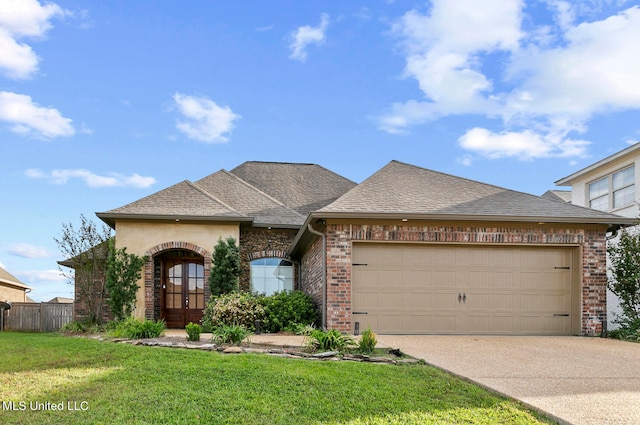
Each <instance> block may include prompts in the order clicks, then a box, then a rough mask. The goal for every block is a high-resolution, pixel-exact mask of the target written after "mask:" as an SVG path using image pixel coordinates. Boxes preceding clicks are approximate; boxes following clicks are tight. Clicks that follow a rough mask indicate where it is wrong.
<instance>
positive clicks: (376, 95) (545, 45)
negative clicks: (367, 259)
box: [0, 0, 640, 301]
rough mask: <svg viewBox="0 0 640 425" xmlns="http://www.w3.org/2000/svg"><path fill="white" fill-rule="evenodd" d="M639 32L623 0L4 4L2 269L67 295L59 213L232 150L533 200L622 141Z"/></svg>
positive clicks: (222, 162) (633, 117)
mask: <svg viewBox="0 0 640 425" xmlns="http://www.w3.org/2000/svg"><path fill="white" fill-rule="evenodd" d="M638 40H640V6H639V5H638V2H636V1H623V0H617V1H606V0H580V1H577V0H576V1H561V0H537V1H534V0H531V1H519V0H485V1H482V2H477V1H476V0H438V1H432V2H420V1H399V0H398V1H366V2H365V1H349V2H344V1H333V2H326V1H323V2H320V1H304V2H301V1H296V0H290V1H271V2H255V1H242V0H238V1H233V2H231V1H228V2H212V1H206V0H193V1H188V2H176V1H169V0H136V1H108V2H107V1H89V0H73V1H72V0H59V1H55V2H44V1H41V2H38V1H37V0H2V1H0V158H2V167H0V173H1V177H2V178H1V179H0V190H1V193H2V200H3V205H2V208H1V209H0V223H1V224H0V265H2V266H3V267H4V268H6V269H7V270H8V271H9V272H10V273H12V274H14V275H15V276H16V277H18V278H19V279H21V280H22V281H23V282H24V283H26V284H28V285H31V286H33V287H34V288H35V289H34V291H33V292H32V293H31V296H32V298H34V299H36V300H43V301H46V300H48V299H50V298H52V297H54V296H72V294H73V288H72V287H71V286H70V285H68V284H67V283H65V280H64V278H62V277H61V276H60V275H59V272H58V267H57V263H56V261H57V260H59V259H61V256H60V254H59V252H58V249H57V246H56V244H55V242H54V238H55V237H59V236H60V233H61V229H62V223H69V222H71V223H74V224H77V223H78V222H79V217H80V215H81V214H84V215H85V216H87V217H90V218H91V219H93V220H94V221H96V222H99V220H98V219H97V218H96V217H95V215H94V213H95V212H98V211H107V210H110V209H113V208H117V207H120V206H122V205H124V204H127V203H129V202H132V201H135V200H137V199H139V198H141V197H143V196H146V195H149V194H151V193H153V192H156V191H158V190H161V189H163V188H166V187H168V186H170V185H173V184H175V183H177V182H180V181H182V180H192V181H194V180H197V179H199V178H202V177H204V176H206V175H208V174H210V173H213V172H215V171H217V170H220V169H223V168H224V169H227V170H230V169H232V168H234V167H235V166H237V165H239V164H241V163H242V162H244V161H248V160H259V161H287V162H313V163H318V164H321V165H323V166H325V167H327V168H329V169H331V170H333V171H335V172H337V173H339V174H342V175H344V176H346V177H348V178H350V179H352V180H354V181H356V182H360V181H362V180H363V179H365V178H366V177H368V176H369V175H371V174H372V173H374V172H375V171H377V170H378V169H379V168H381V167H382V166H383V165H385V164H386V163H387V162H389V161H390V160H392V159H397V160H400V161H404V162H408V163H411V164H415V165H418V166H422V167H426V168H430V169H434V170H437V171H442V172H446V173H450V174H454V175H458V176H462V177H466V178H471V179H475V180H479V181H483V182H487V183H492V184H496V185H499V186H503V187H507V188H510V189H515V190H520V191H524V192H529V193H533V194H536V195H540V194H542V193H543V192H545V191H546V190H548V189H553V188H555V186H554V183H553V182H554V181H556V180H558V179H559V178H561V177H564V176H566V175H569V174H571V173H572V172H574V171H576V170H578V169H580V168H582V167H584V166H587V165H589V164H591V163H592V162H595V161H597V160H599V159H602V158H604V157H606V156H608V155H610V154H612V153H614V152H617V151H619V150H621V149H624V148H625V147H627V146H628V145H629V144H631V143H635V142H637V141H638V140H640V112H639V108H640V47H639V44H638Z"/></svg>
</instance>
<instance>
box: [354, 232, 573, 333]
mask: <svg viewBox="0 0 640 425" xmlns="http://www.w3.org/2000/svg"><path fill="white" fill-rule="evenodd" d="M574 255H575V248H564V247H487V246H466V245H465V246H463V245H442V246H434V245H421V244H408V245H404V244H368V243H360V244H354V246H353V267H352V314H353V315H352V327H353V330H354V331H355V330H356V329H355V327H356V326H358V327H359V330H360V331H362V330H364V329H366V328H367V327H368V326H371V328H372V329H373V330H374V331H375V332H378V333H380V334H432V333H433V334H474V333H476V334H505V335H509V334H511V335H526V334H529V335H570V334H571V332H572V323H574V321H573V319H574V318H573V316H575V315H576V310H575V309H576V307H577V306H576V305H573V304H575V303H572V299H573V298H575V290H576V289H577V288H572V281H573V277H572V276H573V273H575V271H574V270H573V269H574V268H575V267H574V258H573V256H574ZM572 289H573V291H572Z"/></svg>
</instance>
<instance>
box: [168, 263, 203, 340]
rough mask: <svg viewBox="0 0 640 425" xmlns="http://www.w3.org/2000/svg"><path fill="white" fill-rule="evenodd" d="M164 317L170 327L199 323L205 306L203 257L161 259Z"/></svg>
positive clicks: (182, 326)
mask: <svg viewBox="0 0 640 425" xmlns="http://www.w3.org/2000/svg"><path fill="white" fill-rule="evenodd" d="M161 280H162V290H161V293H160V298H161V303H160V307H161V315H162V318H163V319H164V320H165V322H166V324H167V328H170V329H171V328H174V329H175V328H184V327H185V325H186V324H188V323H189V322H193V323H199V322H200V319H202V312H203V310H204V307H205V299H204V298H205V293H204V286H205V281H204V261H203V259H202V257H200V258H192V256H188V257H187V256H185V255H184V254H183V255H180V254H179V253H178V255H173V256H171V255H166V256H163V258H162V277H161Z"/></svg>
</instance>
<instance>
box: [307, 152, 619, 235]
mask: <svg viewBox="0 0 640 425" xmlns="http://www.w3.org/2000/svg"><path fill="white" fill-rule="evenodd" d="M318 212H319V213H320V214H321V215H325V216H329V215H331V214H336V215H338V216H344V215H350V216H351V215H353V216H355V215H358V214H360V215H363V216H367V215H372V214H395V215H402V214H406V215H419V216H445V217H451V218H452V219H455V218H473V217H475V218H482V217H486V218H491V219H496V220H498V219H508V218H516V217H517V218H518V219H527V218H530V219H532V220H539V219H542V218H548V219H549V220H548V221H551V219H560V218H562V219H563V221H566V220H569V219H570V220H575V221H576V222H591V221H593V222H607V221H610V222H611V223H618V222H620V223H622V222H624V220H625V219H623V218H622V217H619V216H617V215H614V214H608V213H604V212H601V211H596V210H592V209H589V208H583V207H578V206H575V205H571V204H566V203H561V202H557V201H551V200H548V199H545V198H541V197H539V196H535V195H530V194H527V193H522V192H517V191H513V190H509V189H504V188H501V187H497V186H493V185H489V184H485V183H480V182H477V181H473V180H468V179H464V178H460V177H456V176H452V175H449V174H444V173H440V172H437V171H432V170H428V169H425V168H421V167H416V166H414V165H409V164H404V163H402V162H398V161H391V162H390V163H389V164H387V165H386V166H385V167H383V168H382V169H381V170H380V171H378V172H377V173H375V174H374V175H372V176H371V177H369V178H368V179H367V180H365V181H364V182H362V183H361V184H360V185H358V186H356V187H355V188H353V189H352V190H350V191H349V192H347V193H345V194H344V195H343V196H341V197H340V198H338V199H337V200H336V201H335V202H333V203H331V204H329V205H327V206H326V207H324V208H322V209H320V210H319V211H318ZM621 220H622V221H621Z"/></svg>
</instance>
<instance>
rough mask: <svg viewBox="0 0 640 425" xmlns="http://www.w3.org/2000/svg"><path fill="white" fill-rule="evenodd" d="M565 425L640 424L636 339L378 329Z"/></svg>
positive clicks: (384, 339)
mask: <svg viewBox="0 0 640 425" xmlns="http://www.w3.org/2000/svg"><path fill="white" fill-rule="evenodd" d="M378 341H379V344H380V345H384V346H389V347H393V348H400V349H401V351H403V352H405V353H407V354H409V355H411V356H414V357H417V358H421V359H424V360H425V361H426V362H427V363H429V364H432V365H434V366H436V367H438V368H441V369H444V370H447V371H449V372H452V373H453V374H456V375H459V376H461V377H464V378H466V379H468V380H470V381H472V382H475V383H478V384H480V385H483V386H485V387H488V388H490V389H492V390H494V391H497V392H499V393H501V394H504V395H507V396H509V397H512V398H515V399H518V400H520V401H522V402H524V403H525V404H527V405H529V406H531V407H533V408H535V409H538V410H540V411H543V412H546V413H547V414H549V415H551V416H552V417H555V418H556V419H557V420H559V421H560V422H566V423H572V424H598V425H600V424H616V425H619V424H640V344H633V343H628V342H621V341H616V340H610V339H602V338H582V337H506V336H505V337H496V336H414V335H400V336H396V335H393V336H391V335H378Z"/></svg>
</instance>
